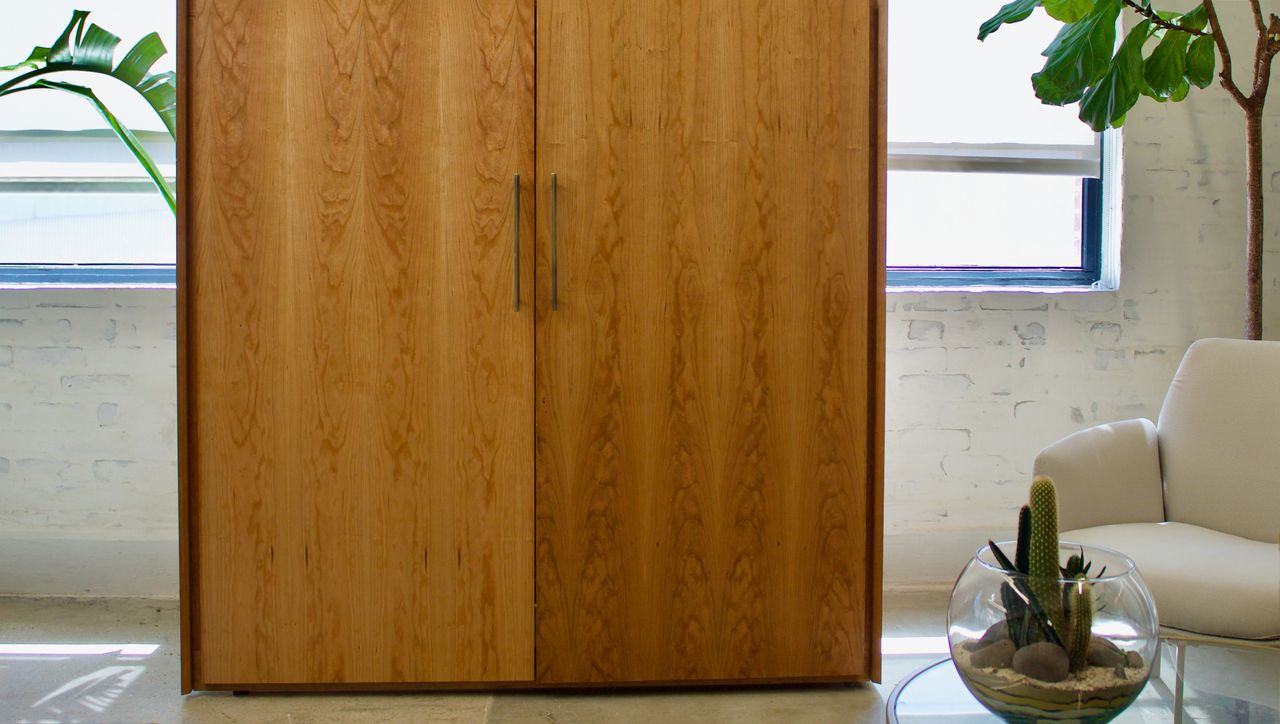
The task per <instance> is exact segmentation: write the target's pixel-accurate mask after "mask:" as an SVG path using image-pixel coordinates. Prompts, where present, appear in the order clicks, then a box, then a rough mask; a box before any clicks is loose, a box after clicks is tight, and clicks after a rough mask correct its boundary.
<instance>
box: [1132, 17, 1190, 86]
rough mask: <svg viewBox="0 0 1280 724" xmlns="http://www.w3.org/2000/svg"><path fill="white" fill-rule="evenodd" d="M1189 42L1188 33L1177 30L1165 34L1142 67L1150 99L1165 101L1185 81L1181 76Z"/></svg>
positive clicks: (1183, 71)
mask: <svg viewBox="0 0 1280 724" xmlns="http://www.w3.org/2000/svg"><path fill="white" fill-rule="evenodd" d="M1190 42H1191V35H1190V33H1184V32H1181V31H1179V30H1169V31H1166V32H1165V35H1164V40H1161V41H1160V44H1159V45H1157V46H1156V49H1155V51H1153V52H1152V53H1151V57H1150V58H1147V62H1146V64H1145V66H1144V67H1143V76H1144V77H1145V78H1146V81H1147V86H1148V87H1149V88H1150V90H1151V93H1150V94H1149V95H1151V97H1152V98H1155V99H1156V100H1166V99H1168V98H1170V97H1171V96H1173V93H1174V91H1176V90H1177V89H1178V87H1179V86H1181V85H1184V84H1185V83H1186V82H1187V81H1186V80H1185V79H1184V78H1183V75H1184V74H1185V73H1186V70H1187V45H1188V44H1190Z"/></svg>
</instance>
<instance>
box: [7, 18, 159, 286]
mask: <svg viewBox="0 0 1280 724" xmlns="http://www.w3.org/2000/svg"><path fill="white" fill-rule="evenodd" d="M75 9H84V10H89V11H90V15H89V22H91V23H96V24H98V25H100V26H102V27H103V28H105V29H106V30H108V31H110V32H112V33H114V34H116V35H118V36H120V38H121V43H120V46H119V47H118V48H117V51H116V60H117V62H118V61H119V60H120V59H121V58H123V57H124V54H125V53H126V52H127V51H128V50H129V49H130V48H131V47H132V46H133V44H134V43H136V42H137V41H138V40H139V39H141V38H142V37H143V36H144V35H146V34H148V33H150V32H153V31H154V32H158V33H159V34H160V36H161V38H162V40H163V41H164V43H165V47H167V48H168V49H169V51H170V52H169V54H168V55H166V56H165V57H164V58H162V59H161V60H160V61H159V62H158V63H157V64H156V65H155V66H154V67H153V68H152V72H161V71H166V70H173V68H174V64H175V54H174V50H175V48H176V46H177V42H176V40H177V37H176V36H177V33H176V13H177V3H175V2H173V1H172V0H88V1H86V0H42V2H39V3H26V4H23V6H22V11H21V12H19V13H16V14H12V15H13V17H11V18H10V19H9V21H8V22H5V23H0V64H4V65H7V64H9V63H12V62H15V61H18V60H21V59H23V58H26V57H27V54H28V53H29V52H30V51H31V48H32V47H34V46H36V45H48V44H49V43H51V42H52V41H53V40H54V39H55V38H57V36H58V35H59V33H61V31H62V29H63V28H64V27H66V24H67V22H68V21H69V20H70V19H71V14H72V11H73V10H75ZM16 75H17V73H0V82H4V81H5V80H8V79H10V78H13V77H15V76H16ZM57 79H59V80H64V81H68V82H72V83H78V84H82V85H87V86H89V87H91V88H93V90H94V92H95V93H97V94H98V96H99V97H100V98H102V99H103V101H104V102H105V103H106V104H107V106H108V107H109V108H110V109H111V110H112V112H113V113H115V114H116V115H117V116H118V117H119V118H120V119H121V120H122V121H123V122H124V124H125V125H127V126H128V127H130V128H131V129H133V130H134V131H135V132H137V133H138V135H139V136H140V137H141V138H142V139H143V141H144V142H145V143H146V145H147V146H148V148H149V150H150V151H151V153H152V156H153V157H154V158H155V160H156V161H157V163H159V164H160V166H161V169H162V171H163V172H164V173H165V174H166V175H167V176H169V177H171V178H172V177H173V176H174V173H175V165H174V155H175V154H174V146H173V142H172V139H170V138H169V136H168V134H167V133H166V132H165V129H164V124H163V123H162V122H161V120H160V118H159V117H158V116H157V115H156V114H155V111H153V110H152V109H151V107H150V106H149V105H147V103H146V102H145V101H144V100H143V99H142V98H141V97H140V96H139V95H138V94H137V93H136V92H134V91H133V90H132V89H129V88H127V87H126V86H124V85H123V84H121V83H119V82H118V81H115V80H114V79H110V78H104V77H102V76H100V75H96V74H92V73H74V74H72V73H64V74H59V77H58V78H57ZM105 129H106V124H105V122H104V121H103V120H102V118H101V117H100V116H99V115H98V114H97V112H96V111H95V110H94V109H93V107H92V106H90V105H89V104H88V103H87V102H86V101H84V100H83V99H80V98H77V97H74V96H71V95H69V94H65V93H61V92H57V91H31V92H26V93H19V94H16V95H13V96H6V97H4V98H0V265H11V266H10V268H13V267H12V265H63V264H65V265H172V264H173V263H174V257H175V242H174V238H175V222H174V217H173V214H172V213H171V212H170V211H169V209H168V207H167V206H166V205H165V203H164V200H163V199H162V198H161V197H160V195H159V193H158V192H157V191H156V190H155V189H154V187H152V186H150V184H149V181H147V178H146V175H145V173H144V172H143V170H142V168H141V167H140V166H139V165H138V164H137V162H136V161H135V160H134V159H133V157H132V156H131V155H130V154H129V153H128V151H127V150H125V148H124V146H123V145H122V144H121V143H120V141H119V140H118V139H117V138H116V137H115V136H114V135H113V134H111V133H110V131H108V130H105ZM5 273H6V272H5V269H4V268H3V267H0V280H3V279H4V278H5ZM26 278H27V277H24V279H26Z"/></svg>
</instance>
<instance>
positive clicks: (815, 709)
mask: <svg viewBox="0 0 1280 724" xmlns="http://www.w3.org/2000/svg"><path fill="white" fill-rule="evenodd" d="M945 610H946V592H945V591H933V592H924V593H887V594H886V595H885V641H884V649H885V660H884V683H883V684H881V685H859V686H824V687H804V688H767V689H724V690H701V691H646V692H637V691H629V692H592V693H580V692H579V693H515V692H511V693H502V694H496V695H491V694H483V693H465V694H359V695H323V694H306V695H261V694H255V695H249V696H233V695H231V694H196V695H193V696H188V697H182V696H179V695H178V693H177V691H178V654H177V639H178V610H177V605H176V604H175V603H174V602H171V601H147V600H136V599H109V600H101V599H99V600H71V599H18V598H14V599H0V721H3V722H9V721H13V722H49V723H50V724H53V723H57V722H255V723H257V722H264V723H270V722H282V723H286V722H287V723H289V724H302V723H304V722H344V723H345V722H424V723H433V724H434V723H436V722H439V723H442V724H443V723H448V724H487V723H492V722H502V723H524V722H527V723H529V724H548V723H555V724H623V723H625V724H647V723H653V724H683V723H684V722H697V723H698V724H765V723H770V724H772V723H775V722H787V723H790V722H797V723H804V724H809V723H813V724H825V723H827V722H831V723H833V724H834V723H836V722H839V723H840V724H850V723H855V722H868V723H871V722H874V723H879V722H883V721H884V720H885V713H884V705H885V701H886V699H888V697H889V693H890V691H891V690H892V688H893V686H894V685H895V684H896V683H897V682H898V681H899V680H901V679H903V678H904V677H906V676H907V675H909V674H910V673H912V672H914V671H916V670H917V669H919V668H921V667H922V666H924V665H925V664H927V663H929V662H931V661H934V660H937V659H938V658H940V657H941V656H943V655H945V653H946V642H945V639H943V638H942V636H943V633H944V628H945V619H946V614H945ZM1215 656H1216V654H1213V653H1212V652H1211V653H1209V654H1205V653H1203V652H1195V651H1193V652H1192V653H1191V655H1190V656H1189V657H1188V664H1187V665H1188V667H1189V668H1190V670H1192V671H1197V670H1198V671H1205V672H1216V674H1215V675H1214V676H1213V677H1209V678H1210V679H1216V680H1217V682H1216V684H1215V685H1235V686H1244V687H1246V688H1247V689H1256V688H1257V687H1258V686H1259V685H1262V686H1265V682H1266V681H1267V677H1269V676H1270V675H1271V672H1270V671H1269V670H1267V669H1265V667H1264V668H1263V669H1257V668H1250V669H1246V670H1243V671H1241V670H1239V669H1238V668H1237V669H1235V670H1233V669H1232V664H1231V663H1230V662H1225V661H1223V660H1220V659H1219V658H1215ZM1278 661H1280V658H1278ZM1206 681H1207V680H1206ZM1259 682H1263V683H1262V684H1259ZM1276 688H1280V687H1273V688H1272V691H1275V689H1276ZM1268 711H1270V710H1268V709H1267V708H1266V707H1261V708H1259V707H1254V708H1252V709H1250V708H1249V707H1244V708H1242V709H1239V710H1237V711H1236V712H1234V713H1233V712H1228V713H1227V714H1226V715H1225V716H1228V718H1226V719H1223V721H1228V722H1236V721H1239V722H1244V723H1248V724H1254V723H1255V722H1265V724H1273V722H1274V721H1275V720H1274V719H1266V718H1261V717H1259V715H1258V714H1257V712H1262V713H1263V714H1266V712H1268ZM1250 712H1253V713H1252V714H1251V713H1250ZM1240 717H1243V718H1240ZM937 721H940V722H942V721H947V718H946V717H945V716H944V717H942V718H939V719H937ZM1198 721H1217V720H1216V719H1199V720H1198Z"/></svg>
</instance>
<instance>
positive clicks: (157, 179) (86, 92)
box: [23, 79, 178, 213]
mask: <svg viewBox="0 0 1280 724" xmlns="http://www.w3.org/2000/svg"><path fill="white" fill-rule="evenodd" d="M37 88H46V89H49V90H58V91H63V92H66V93H71V94H73V95H76V96H79V97H81V98H84V99H85V100H87V101H88V102H89V104H90V105H92V106H93V108H94V110H96V111H97V112H98V115H100V116H102V119H103V120H105V121H106V122H107V125H109V126H111V130H113V131H115V133H116V135H117V136H119V137H120V140H121V141H123V142H124V145H125V146H126V147H127V148H128V149H129V152H130V153H132V154H133V157H134V158H136V159H137V160H138V163H139V164H141V165H142V168H143V169H144V170H145V171H146V172H147V175H148V176H150V177H151V181H152V183H154V184H155V185H156V188H157V189H158V190H159V191H160V194H161V195H162V196H164V200H165V203H167V204H169V210H170V211H173V212H175V213H176V212H177V209H178V202H177V197H176V195H175V194H174V192H173V188H172V187H170V186H169V182H168V181H167V180H166V179H165V177H164V174H162V173H160V167H159V166H157V165H156V162H155V160H154V159H153V158H151V154H150V153H147V149H146V148H144V147H143V145H142V142H141V141H139V140H138V137H137V136H135V135H134V134H133V131H131V130H129V128H128V127H127V126H125V125H124V124H123V123H121V122H120V119H118V118H116V116H115V114H114V113H112V112H111V110H110V109H109V108H107V106H106V104H104V103H103V102H102V100H101V99H99V98H98V96H97V95H96V94H95V93H94V92H93V91H92V90H90V89H89V88H86V87H84V86H80V85H74V84H71V83H62V82H59V81H53V80H43V79H42V80H38V81H36V82H35V83H33V84H31V85H30V86H28V87H26V88H24V89H23V90H34V89H37Z"/></svg>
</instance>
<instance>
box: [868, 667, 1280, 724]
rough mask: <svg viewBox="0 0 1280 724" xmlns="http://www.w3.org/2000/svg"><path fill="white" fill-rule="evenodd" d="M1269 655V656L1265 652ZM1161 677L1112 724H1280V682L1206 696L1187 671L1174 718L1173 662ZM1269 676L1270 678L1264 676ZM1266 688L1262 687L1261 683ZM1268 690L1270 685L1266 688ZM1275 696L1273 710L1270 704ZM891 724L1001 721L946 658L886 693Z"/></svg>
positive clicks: (921, 670) (968, 723) (1154, 679)
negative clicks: (1242, 693) (1245, 692)
mask: <svg viewBox="0 0 1280 724" xmlns="http://www.w3.org/2000/svg"><path fill="white" fill-rule="evenodd" d="M1264 655H1267V654H1264ZM1163 666H1164V669H1165V670H1164V678H1162V679H1159V680H1157V679H1156V678H1155V677H1152V680H1151V681H1150V682H1148V684H1147V686H1146V688H1145V689H1143V691H1142V694H1141V695H1140V696H1139V697H1138V699H1137V701H1135V702H1134V703H1133V704H1131V705H1130V706H1129V708H1128V709H1125V711H1124V712H1123V713H1122V714H1121V715H1120V716H1119V717H1117V718H1115V719H1113V720H1112V721H1115V722H1118V723H1119V724H1134V723H1136V722H1151V723H1154V722H1186V723H1187V724H1191V723H1192V722H1212V723H1214V724H1216V723H1217V722H1224V723H1225V722H1230V723H1231V724H1280V681H1278V682H1276V688H1275V689H1272V691H1271V692H1266V691H1261V690H1258V689H1256V688H1254V689H1253V690H1254V691H1256V692H1257V693H1258V695H1257V696H1253V695H1250V696H1249V699H1252V701H1251V700H1249V699H1245V698H1236V697H1235V696H1232V695H1230V694H1223V693H1209V692H1205V691H1200V690H1198V689H1195V688H1193V687H1192V683H1193V681H1194V680H1193V679H1192V678H1191V674H1192V671H1191V670H1188V672H1187V685H1186V686H1185V687H1184V699H1183V715H1182V716H1175V713H1174V693H1173V691H1171V689H1170V687H1171V685H1172V682H1171V681H1169V682H1166V681H1165V679H1169V678H1171V677H1172V676H1173V666H1172V663H1171V661H1169V660H1168V659H1165V660H1164V661H1163ZM1267 678H1269V675H1268V677H1267ZM1264 686H1265V685H1264ZM1268 688H1270V687H1268ZM1272 697H1276V698H1277V699H1276V701H1275V706H1271V705H1270V703H1269V702H1270V701H1271V699H1272ZM885 714H886V720H887V721H888V722H889V723H890V724H895V723H901V724H918V723H921V722H930V723H931V724H937V723H939V722H947V724H977V723H979V722H982V723H983V724H985V723H987V722H1000V721H1001V719H1000V718H999V717H997V716H996V715H994V714H992V713H991V712H989V711H987V710H986V709H985V708H983V706H982V705H981V704H979V703H978V701H977V699H975V698H974V697H973V695H972V694H970V693H969V690H968V689H966V688H965V686H964V684H963V683H962V682H961V681H960V676H959V674H957V673H956V669H955V666H953V665H952V663H951V659H950V658H945V659H942V660H941V661H937V662H935V663H933V664H930V665H929V666H926V667H924V668H923V669H920V670H919V671H917V672H916V673H914V674H912V675H911V676H908V677H907V678H905V679H903V680H902V681H901V683H899V684H898V685H897V687H895V688H894V690H893V693H892V694H890V696H889V700H888V705H887V706H886V712H885Z"/></svg>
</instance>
